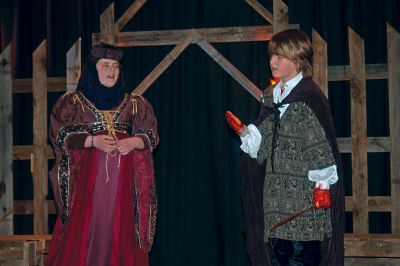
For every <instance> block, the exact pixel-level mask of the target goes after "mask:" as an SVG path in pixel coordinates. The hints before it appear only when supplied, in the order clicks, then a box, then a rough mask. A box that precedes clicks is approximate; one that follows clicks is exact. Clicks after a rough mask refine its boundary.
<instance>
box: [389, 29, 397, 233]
mask: <svg viewBox="0 0 400 266" xmlns="http://www.w3.org/2000/svg"><path fill="white" fill-rule="evenodd" d="M387 29H388V31H389V33H388V36H387V45H388V48H387V49H388V87H389V126H390V139H391V142H390V175H391V195H392V205H393V209H392V234H400V204H399V202H400V165H399V162H400V145H399V143H400V104H399V102H400V34H399V32H397V31H396V30H395V29H394V28H393V27H391V26H390V25H387Z"/></svg>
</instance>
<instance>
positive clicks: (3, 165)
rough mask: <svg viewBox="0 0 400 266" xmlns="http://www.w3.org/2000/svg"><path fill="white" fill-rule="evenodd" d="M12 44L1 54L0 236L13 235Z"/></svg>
mask: <svg viewBox="0 0 400 266" xmlns="http://www.w3.org/2000/svg"><path fill="white" fill-rule="evenodd" d="M12 143H13V135H12V90H11V44H9V45H8V46H7V47H6V48H5V49H4V51H2V53H1V54H0V147H1V149H2V152H1V157H2V158H1V160H0V235H3V234H6V235H9V234H13V220H14V219H13V215H12V211H13V200H14V193H13V187H14V186H13V172H12V152H11V149H12Z"/></svg>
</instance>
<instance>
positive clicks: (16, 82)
mask: <svg viewBox="0 0 400 266" xmlns="http://www.w3.org/2000/svg"><path fill="white" fill-rule="evenodd" d="M12 86H13V93H32V79H13V80H12ZM66 91H67V87H66V79H65V77H48V78H47V92H66Z"/></svg>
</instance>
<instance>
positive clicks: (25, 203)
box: [14, 200, 57, 215]
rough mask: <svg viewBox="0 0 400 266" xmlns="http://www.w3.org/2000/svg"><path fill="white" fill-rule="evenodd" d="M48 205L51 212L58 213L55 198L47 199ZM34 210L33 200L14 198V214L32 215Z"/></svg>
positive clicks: (48, 210)
mask: <svg viewBox="0 0 400 266" xmlns="http://www.w3.org/2000/svg"><path fill="white" fill-rule="evenodd" d="M47 207H48V209H47V212H48V213H49V214H56V213H57V211H56V207H55V205H54V201H53V200H47ZM33 212H34V210H33V201H32V200H14V215H32V214H33Z"/></svg>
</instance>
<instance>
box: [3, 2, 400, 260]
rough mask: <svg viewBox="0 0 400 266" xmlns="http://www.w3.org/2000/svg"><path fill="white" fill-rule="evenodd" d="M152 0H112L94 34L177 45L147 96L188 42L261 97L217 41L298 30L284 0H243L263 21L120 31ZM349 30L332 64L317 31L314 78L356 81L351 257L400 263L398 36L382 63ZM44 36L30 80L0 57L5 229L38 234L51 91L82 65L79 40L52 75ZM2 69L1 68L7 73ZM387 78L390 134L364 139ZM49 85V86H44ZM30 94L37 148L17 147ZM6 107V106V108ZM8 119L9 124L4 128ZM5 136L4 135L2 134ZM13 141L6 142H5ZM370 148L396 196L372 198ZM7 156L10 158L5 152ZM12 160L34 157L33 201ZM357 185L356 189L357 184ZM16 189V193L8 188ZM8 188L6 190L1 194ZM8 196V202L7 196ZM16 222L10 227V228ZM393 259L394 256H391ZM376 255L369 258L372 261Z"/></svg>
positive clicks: (345, 142)
mask: <svg viewBox="0 0 400 266" xmlns="http://www.w3.org/2000/svg"><path fill="white" fill-rule="evenodd" d="M146 1H147V0H136V1H134V2H133V4H132V5H131V6H130V7H129V8H128V9H127V11H126V12H125V13H124V14H123V15H122V16H121V17H120V18H119V19H118V20H117V21H115V19H114V6H113V4H111V5H110V6H109V7H108V8H107V9H106V10H105V11H104V12H103V14H102V15H101V16H100V33H94V34H93V35H92V43H93V44H96V43H99V42H107V43H112V44H116V45H118V46H120V47H133V46H162V45H175V47H174V48H173V49H172V50H171V51H170V52H169V53H168V54H167V55H166V56H165V57H164V59H163V60H162V61H161V62H160V63H159V64H158V65H157V66H156V67H155V68H154V69H153V70H152V71H151V72H150V73H149V74H148V75H147V76H146V77H145V79H144V80H143V81H142V82H141V83H140V84H139V85H138V86H137V87H136V88H135V89H134V92H135V93H137V94H142V93H144V92H145V91H146V89H148V88H149V87H150V86H151V85H152V84H153V83H154V81H155V80H156V79H157V78H158V77H159V76H160V75H161V74H162V73H163V72H164V71H165V70H166V69H167V68H168V67H169V66H170V65H171V64H172V63H173V62H174V60H175V59H176V58H177V57H179V55H180V54H181V53H182V52H183V51H184V50H185V49H186V48H187V47H188V46H189V45H191V44H196V45H198V46H200V48H202V49H203V50H204V51H205V52H206V53H207V54H208V55H209V56H210V57H211V58H212V59H213V60H214V61H215V62H216V63H217V64H219V65H220V66H221V67H222V68H223V69H224V70H225V71H226V72H227V73H229V74H230V75H231V76H232V77H233V78H234V79H235V80H236V81H237V82H238V83H239V84H240V85H241V86H242V87H243V88H245V89H246V90H247V91H248V92H249V93H250V94H251V95H252V96H254V97H255V98H256V99H257V100H259V96H260V93H261V90H260V89H259V88H257V86H256V85H254V84H253V83H252V82H251V81H250V80H249V79H248V78H247V77H246V76H245V75H243V74H242V73H241V72H240V71H239V70H238V69H237V68H236V67H235V66H234V65H233V64H231V63H230V62H229V61H228V60H227V59H226V58H225V57H224V56H223V55H222V54H220V53H219V52H218V51H217V50H216V49H215V48H214V46H213V45H212V43H227V42H245V41H268V40H270V39H271V37H272V34H273V33H274V32H279V31H281V30H283V29H287V28H297V27H298V26H297V25H289V24H288V8H287V6H286V5H285V4H284V3H283V2H282V1H281V0H273V14H271V13H270V12H269V11H268V10H267V9H265V8H264V7H263V6H262V5H261V4H260V3H259V2H258V1H257V0H245V1H246V2H247V3H248V4H249V5H250V6H251V7H252V8H253V9H254V10H255V11H256V12H257V13H258V14H260V15H261V16H262V17H263V18H264V19H265V20H266V22H267V23H266V24H268V23H269V24H272V25H266V26H248V27H229V28H208V29H191V30H166V31H143V32H121V30H122V29H123V27H124V26H125V25H126V24H127V22H128V21H129V20H130V19H132V18H133V17H134V15H135V14H136V13H137V12H138V11H139V10H140V9H141V7H142V6H143V5H144V4H145V3H146ZM348 35H349V56H350V65H345V66H328V59H327V58H328V56H327V49H328V47H327V44H326V42H325V41H324V40H323V38H321V36H319V34H318V33H317V32H316V31H314V30H313V32H312V41H313V48H314V62H313V67H314V80H315V81H316V82H317V83H318V84H319V85H320V87H321V88H322V90H323V91H324V93H325V94H326V95H328V87H329V86H328V84H329V81H349V82H350V87H351V131H352V136H351V138H338V143H339V148H340V151H341V153H351V154H352V182H353V196H352V197H346V211H348V212H352V213H353V221H354V222H353V232H354V233H353V234H348V235H346V238H345V253H346V256H347V257H348V258H346V263H347V264H349V265H356V264H358V263H363V262H364V261H365V260H366V259H364V257H377V258H376V260H377V261H380V262H382V261H384V262H385V263H388V264H387V265H392V264H391V263H393V265H394V264H395V263H399V262H400V259H399V258H400V205H399V204H397V203H398V202H400V165H399V163H398V162H399V161H400V146H399V145H398V143H399V141H400V123H399V121H400V119H399V115H400V105H398V102H399V101H400V87H399V84H400V35H399V33H398V32H397V31H396V30H395V29H393V28H392V27H391V26H390V25H387V43H388V47H387V51H388V61H387V63H382V64H368V65H366V64H365V55H364V43H363V40H362V39H361V38H360V37H359V36H358V35H357V33H355V32H354V31H353V30H352V29H351V28H349V29H348ZM45 45H46V43H45V41H44V42H43V43H42V44H41V45H40V46H39V47H38V48H37V50H36V51H35V52H34V53H33V78H32V79H19V80H12V81H11V73H10V71H9V69H10V64H11V59H10V58H11V56H10V53H11V52H10V48H7V49H6V50H4V51H3V53H2V54H1V55H0V61H1V62H3V63H2V64H1V65H0V71H1V73H2V75H1V78H0V85H1V86H2V87H3V88H9V90H7V89H4V90H2V91H1V93H2V95H1V99H0V105H1V107H2V110H3V111H2V113H0V123H1V125H2V126H1V131H0V134H1V136H2V138H1V139H0V141H1V140H3V139H5V140H6V143H0V144H1V147H0V149H1V150H2V152H1V153H2V154H6V158H7V160H3V161H1V162H0V166H1V168H0V170H1V171H0V173H1V177H0V203H1V204H3V205H4V206H6V208H3V209H1V210H0V215H1V217H5V218H4V219H3V218H1V220H0V232H1V233H2V234H7V233H9V234H12V216H13V215H21V214H34V233H35V234H46V233H47V215H48V213H55V209H54V204H53V203H52V202H47V201H46V199H45V197H46V194H47V161H48V159H52V158H53V155H52V151H51V149H50V147H49V146H48V145H47V141H46V140H47V124H46V121H47V117H45V115H46V114H47V110H46V109H44V108H45V106H46V104H47V92H59V91H66V90H68V91H71V90H74V89H75V87H76V84H77V81H78V79H79V75H80V70H81V56H80V53H81V52H80V50H81V48H80V47H81V45H80V40H78V41H77V42H76V43H75V44H74V46H73V47H72V48H71V49H70V51H69V52H68V53H67V72H66V74H67V76H66V77H56V78H47V74H46V71H47V70H46V67H45V64H44V62H45V61H46V59H45V58H46V54H45V51H46V49H45ZM3 73H4V74H3ZM371 79H387V80H388V90H389V120H390V137H372V138H371V137H367V133H366V80H371ZM43 88H45V89H43ZM11 91H12V92H13V93H23V92H32V93H33V97H34V123H35V125H36V127H35V129H34V130H35V132H34V142H33V146H14V147H11V146H10V145H11V144H10V143H12V132H11V133H10V131H9V129H10V128H12V126H11V122H10V119H8V120H7V119H6V118H7V117H9V116H10V115H11V99H12V97H11V96H10V95H11V93H10V92H11ZM3 106H5V107H6V108H4V109H3ZM3 125H5V126H3ZM3 136H4V137H3ZM7 143H8V144H7ZM368 152H390V161H391V163H390V165H391V169H390V170H391V196H375V197H372V196H368V173H367V153H368ZM7 156H8V157H7ZM12 160H31V168H32V176H33V180H34V190H35V193H34V195H35V196H34V200H33V201H14V202H13V201H12V198H13V197H12V189H10V188H12V172H11V170H10V164H11V163H12ZM356 188H357V189H356ZM10 191H11V192H10ZM2 192H3V194H2ZM10 199H11V200H10ZM368 212H391V214H392V216H391V217H392V218H391V219H392V223H391V224H392V228H391V229H392V234H389V235H372V234H368ZM10 225H11V226H10ZM388 257H392V259H389V258H388ZM369 260H371V259H369Z"/></svg>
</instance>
